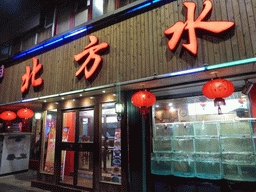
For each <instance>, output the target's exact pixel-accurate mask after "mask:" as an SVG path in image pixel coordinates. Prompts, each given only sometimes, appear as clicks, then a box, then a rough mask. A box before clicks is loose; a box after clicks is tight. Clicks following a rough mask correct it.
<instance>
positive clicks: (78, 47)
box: [0, 0, 256, 103]
mask: <svg viewBox="0 0 256 192" xmlns="http://www.w3.org/2000/svg"><path fill="white" fill-rule="evenodd" d="M185 1H187V0H178V1H173V2H171V3H169V4H166V5H163V6H161V7H158V8H155V9H153V10H150V11H148V12H145V13H142V14H140V15H137V16H134V17H131V18H129V19H127V20H123V21H121V22H119V23H117V24H114V25H110V26H108V27H105V28H103V29H100V30H98V31H95V32H93V33H92V35H96V36H97V37H98V39H99V43H102V42H107V43H108V44H109V49H108V50H107V51H106V52H105V53H104V54H102V55H101V57H102V59H103V63H102V66H101V69H100V70H99V72H98V74H97V75H96V77H95V78H94V79H92V80H90V81H88V80H86V79H85V77H84V76H83V77H81V78H77V77H75V73H76V71H77V70H78V69H79V68H80V66H81V63H78V62H75V61H74V54H78V53H80V52H82V51H83V50H84V47H86V46H87V45H89V43H90V41H89V35H90V34H88V35H87V36H84V37H81V38H79V39H76V40H74V41H72V42H70V43H68V44H65V45H63V46H61V47H57V48H55V49H53V50H50V51H48V52H45V53H43V54H40V55H37V56H36V57H37V58H38V59H39V63H41V64H42V65H43V73H42V74H41V76H40V77H41V78H43V79H44V85H43V86H42V87H41V88H40V89H39V90H35V89H34V88H33V87H32V85H30V89H29V91H28V93H27V94H26V95H25V97H24V98H33V97H39V96H45V95H51V94H58V93H62V92H68V91H73V90H78V89H84V88H89V87H95V86H101V85H107V84H112V83H115V82H123V81H129V80H134V79H140V78H145V77H149V76H152V75H153V74H154V73H156V74H157V75H161V74H165V73H170V72H175V71H181V70H186V69H191V68H195V67H201V66H203V65H204V64H206V63H207V64H209V65H214V64H219V63H224V62H229V61H235V60H240V59H246V58H251V57H254V56H255V53H256V27H255V23H256V17H255V14H256V13H255V6H256V3H255V1H252V0H234V1H233V0H226V1H222V0H215V1H213V10H212V13H211V15H210V17H209V21H220V20H222V21H234V22H235V27H234V29H232V30H230V31H228V32H226V33H223V34H222V35H215V34H210V33H208V32H207V31H206V30H196V34H197V42H198V54H197V55H196V56H194V55H192V54H191V53H190V52H189V51H188V50H186V49H185V48H183V46H182V43H188V32H187V31H184V32H183V34H182V37H181V39H180V42H178V44H177V47H176V48H175V50H173V51H171V50H170V49H169V48H168V41H169V40H170V37H167V36H166V35H165V34H164V33H163V32H164V30H165V29H168V28H170V27H171V26H173V25H174V24H175V23H176V22H177V21H182V22H185V21H186V19H187V10H186V8H185V7H184V6H183V2H185ZM194 2H195V3H196V11H195V19H196V18H197V17H198V15H200V13H201V12H202V10H203V2H204V1H203V0H194ZM32 65H33V62H32V58H29V59H27V60H25V61H23V62H21V63H18V64H16V65H12V66H10V67H7V69H6V75H5V77H4V79H3V80H2V82H1V84H0V86H1V99H0V103H6V102H11V101H18V100H20V99H21V98H22V94H21V91H20V88H21V83H22V81H21V76H22V75H23V74H24V73H25V68H26V66H30V67H31V69H32ZM3 89H5V91H4V92H3V91H2V90H3Z"/></svg>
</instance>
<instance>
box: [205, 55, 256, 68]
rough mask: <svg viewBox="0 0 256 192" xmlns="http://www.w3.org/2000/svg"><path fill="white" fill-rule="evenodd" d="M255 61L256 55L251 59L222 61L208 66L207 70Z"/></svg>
mask: <svg viewBox="0 0 256 192" xmlns="http://www.w3.org/2000/svg"><path fill="white" fill-rule="evenodd" d="M253 62H256V57H254V58H250V59H243V60H238V61H231V62H228V63H221V64H217V65H211V66H207V67H206V70H212V69H219V68H225V67H232V66H237V65H244V64H248V63H253Z"/></svg>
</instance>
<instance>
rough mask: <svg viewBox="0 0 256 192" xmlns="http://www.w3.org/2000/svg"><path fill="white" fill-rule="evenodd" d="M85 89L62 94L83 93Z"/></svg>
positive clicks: (61, 94)
mask: <svg viewBox="0 0 256 192" xmlns="http://www.w3.org/2000/svg"><path fill="white" fill-rule="evenodd" d="M83 91H84V90H83V89H80V90H76V91H69V92H65V93H60V96H63V95H69V94H74V93H81V92H83Z"/></svg>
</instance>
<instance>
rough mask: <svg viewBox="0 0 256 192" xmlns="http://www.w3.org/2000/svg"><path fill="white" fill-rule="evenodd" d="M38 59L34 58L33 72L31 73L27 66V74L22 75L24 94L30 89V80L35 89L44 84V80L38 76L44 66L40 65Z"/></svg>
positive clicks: (22, 90)
mask: <svg viewBox="0 0 256 192" xmlns="http://www.w3.org/2000/svg"><path fill="white" fill-rule="evenodd" d="M38 63H39V62H38V59H37V58H35V57H33V70H32V72H31V69H30V67H29V66H26V73H25V74H24V75H22V85H21V92H22V93H24V92H25V91H27V90H28V89H29V85H30V80H31V83H32V86H33V87H37V86H39V85H42V84H43V79H42V78H37V79H36V75H37V74H38V72H39V71H40V70H41V69H42V67H43V66H42V65H41V64H38Z"/></svg>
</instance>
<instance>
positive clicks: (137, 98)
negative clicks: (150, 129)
mask: <svg viewBox="0 0 256 192" xmlns="http://www.w3.org/2000/svg"><path fill="white" fill-rule="evenodd" d="M155 102H156V97H155V95H154V94H153V93H151V92H149V91H139V92H137V93H135V94H134V95H133V96H132V104H133V105H135V106H136V107H139V108H140V114H142V115H143V118H144V119H146V118H147V115H146V114H147V113H150V110H149V109H148V107H150V106H152V105H154V103H155Z"/></svg>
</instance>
